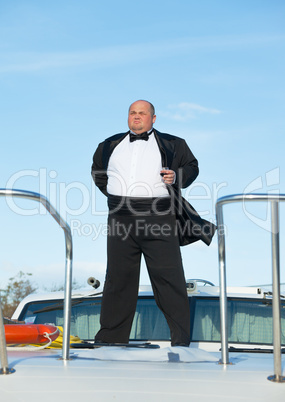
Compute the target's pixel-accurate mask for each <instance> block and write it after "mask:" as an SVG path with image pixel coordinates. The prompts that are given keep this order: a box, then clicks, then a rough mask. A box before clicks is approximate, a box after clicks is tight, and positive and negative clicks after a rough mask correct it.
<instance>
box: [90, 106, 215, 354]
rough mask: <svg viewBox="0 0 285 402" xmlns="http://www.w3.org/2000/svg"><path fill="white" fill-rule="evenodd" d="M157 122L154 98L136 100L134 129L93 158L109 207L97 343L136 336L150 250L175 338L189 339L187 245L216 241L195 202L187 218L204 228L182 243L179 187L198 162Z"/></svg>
mask: <svg viewBox="0 0 285 402" xmlns="http://www.w3.org/2000/svg"><path fill="white" fill-rule="evenodd" d="M155 121H156V115H155V110H154V107H153V105H152V104H151V103H150V102H148V101H144V100H138V101H136V102H134V103H133V104H132V105H131V106H130V108H129V113H128V126H129V129H130V130H129V131H128V132H125V133H121V134H116V135H114V136H112V137H110V138H107V139H106V140H105V141H104V142H102V143H100V144H99V146H98V148H97V150H96V152H95V154H94V157H93V165H92V176H93V179H94V181H95V184H96V186H98V188H99V189H100V190H101V191H102V192H103V194H105V195H106V196H107V200H108V207H109V216H108V228H109V233H108V238H107V259H108V262H107V272H106V280H105V284H104V289H103V298H102V308H101V316H100V324H101V328H100V330H99V332H98V333H97V334H96V336H95V341H96V342H107V343H127V342H128V341H129V334H130V331H131V326H132V321H133V317H134V313H135V310H136V302H137V295H138V286H139V273H140V261H141V256H142V255H143V256H144V258H145V261H146V266H147V269H148V273H149V277H150V281H151V285H152V288H153V292H154V297H155V300H156V303H157V305H158V307H159V308H160V309H161V310H162V312H163V314H164V316H165V318H166V320H167V323H168V326H169V328H170V335H171V345H172V346H189V343H190V311H189V302H188V297H187V290H186V283H185V277H184V271H183V266H182V259H181V253H180V245H184V244H188V243H191V242H193V241H197V240H202V241H204V242H205V243H206V244H208V245H209V244H210V242H211V238H212V236H213V231H211V230H210V232H209V231H208V232H207V231H206V232H205V231H204V230H203V229H204V227H205V225H206V224H209V222H207V221H204V220H202V219H201V218H200V217H199V215H198V214H197V213H196V211H195V210H194V209H193V210H191V211H190V217H189V216H188V215H189V214H188V212H189V211H188V212H187V211H186V220H189V222H191V225H192V226H191V227H194V226H195V225H196V226H197V225H198V228H199V230H200V231H199V230H198V231H197V230H196V232H195V233H194V234H193V233H190V235H189V234H188V239H187V242H186V243H185V242H181V236H179V233H178V231H177V227H178V226H177V213H178V212H177V211H178V209H179V207H180V206H182V210H183V213H182V214H185V205H184V207H183V205H182V204H183V203H181V200H180V195H181V193H180V192H181V188H185V187H188V186H189V185H190V184H191V183H192V182H193V181H194V180H195V179H196V177H197V175H198V172H199V169H198V161H197V159H196V158H195V157H194V155H193V154H192V152H191V150H190V149H189V147H188V145H187V144H186V142H185V140H183V139H181V138H179V137H176V136H173V135H170V134H164V133H160V132H159V131H157V130H156V129H154V128H153V124H154V123H155ZM184 201H185V200H184ZM188 205H189V204H188ZM190 207H191V206H190ZM187 208H188V207H187ZM190 209H191V208H190ZM184 218H185V216H184ZM184 218H183V219H184ZM188 218H189V219H188ZM193 223H194V225H193ZM210 225H211V224H210ZM180 229H181V227H180ZM205 233H206V234H205Z"/></svg>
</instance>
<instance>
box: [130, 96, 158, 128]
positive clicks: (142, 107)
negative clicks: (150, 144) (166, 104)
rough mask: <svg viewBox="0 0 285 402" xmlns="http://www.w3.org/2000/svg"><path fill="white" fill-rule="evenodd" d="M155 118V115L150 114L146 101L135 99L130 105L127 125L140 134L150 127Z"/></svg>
mask: <svg viewBox="0 0 285 402" xmlns="http://www.w3.org/2000/svg"><path fill="white" fill-rule="evenodd" d="M155 119H156V116H155V115H152V112H151V108H150V105H149V103H148V102H145V101H137V102H134V103H133V104H132V105H131V106H130V109H129V117H128V125H129V129H130V130H132V131H133V132H134V133H135V134H141V133H143V132H145V131H149V130H150V129H151V128H152V125H153V124H154V122H155Z"/></svg>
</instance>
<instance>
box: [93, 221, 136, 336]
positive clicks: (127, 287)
mask: <svg viewBox="0 0 285 402" xmlns="http://www.w3.org/2000/svg"><path fill="white" fill-rule="evenodd" d="M108 223H109V227H111V228H112V227H113V228H114V227H115V226H114V225H115V224H117V229H116V230H115V233H112V230H111V233H109V235H108V239H107V258H108V265H107V273H106V280H105V284H104V289H103V298H102V307H101V315H100V324H101V329H100V330H99V332H98V333H97V334H96V337H95V340H96V341H102V342H109V343H127V342H128V341H129V335H130V331H131V327H132V321H133V317H134V314H135V310H136V303H137V295H138V286H139V273H140V260H141V251H140V247H139V246H138V244H137V243H136V241H135V238H134V236H133V235H132V234H131V233H130V232H131V231H132V229H133V227H132V225H133V222H132V219H129V218H128V217H123V218H122V217H120V218H119V219H116V218H115V217H112V218H109V221H108ZM118 224H120V226H119V225H118ZM127 233H128V235H127Z"/></svg>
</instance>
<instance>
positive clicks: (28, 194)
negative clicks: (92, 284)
mask: <svg viewBox="0 0 285 402" xmlns="http://www.w3.org/2000/svg"><path fill="white" fill-rule="evenodd" d="M0 196H4V197H18V198H26V199H31V200H34V201H38V202H40V203H41V204H42V205H43V206H44V207H45V208H46V210H47V211H48V212H49V213H50V214H51V216H52V217H53V218H54V219H55V220H56V222H57V223H58V224H59V226H60V227H61V228H62V229H63V231H64V235H65V254H66V259H65V288H64V318H63V322H64V324H63V325H64V331H63V341H62V359H63V360H69V339H70V316H71V288H72V234H71V230H70V227H69V225H68V224H67V223H66V222H65V221H64V220H63V219H62V217H61V216H60V214H59V213H58V212H57V210H56V209H55V208H54V207H53V206H52V205H51V204H50V202H49V201H48V199H47V198H46V197H45V196H43V195H42V194H38V193H35V192H32V191H25V190H13V189H4V188H1V189H0ZM0 308H1V306H0ZM1 315H2V313H1ZM0 318H1V317H0ZM0 321H1V322H0V336H1V340H0V357H1V362H2V363H1V364H2V365H3V366H4V367H3V372H7V371H8V361H7V350H6V340H5V332H4V324H3V320H0ZM2 327H3V328H2ZM1 345H2V346H1ZM3 349H5V351H4V350H3Z"/></svg>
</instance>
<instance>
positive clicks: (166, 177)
mask: <svg viewBox="0 0 285 402" xmlns="http://www.w3.org/2000/svg"><path fill="white" fill-rule="evenodd" d="M160 174H161V176H162V181H163V182H164V183H165V184H173V183H174V182H175V178H176V174H175V172H174V170H169V169H162V170H161V171H160Z"/></svg>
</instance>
